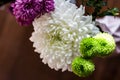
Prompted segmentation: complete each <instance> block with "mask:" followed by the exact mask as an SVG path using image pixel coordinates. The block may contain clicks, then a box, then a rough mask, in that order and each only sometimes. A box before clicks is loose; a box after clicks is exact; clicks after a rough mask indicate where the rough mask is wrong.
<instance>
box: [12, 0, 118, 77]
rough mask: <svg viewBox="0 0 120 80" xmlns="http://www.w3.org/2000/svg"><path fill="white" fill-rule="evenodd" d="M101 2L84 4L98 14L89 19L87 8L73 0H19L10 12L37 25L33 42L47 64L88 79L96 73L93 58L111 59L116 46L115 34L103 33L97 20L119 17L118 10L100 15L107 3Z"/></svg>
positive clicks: (34, 26) (22, 23) (19, 20)
mask: <svg viewBox="0 0 120 80" xmlns="http://www.w3.org/2000/svg"><path fill="white" fill-rule="evenodd" d="M82 1H83V3H85V2H84V0H82ZM101 1H102V0H97V1H96V0H88V1H87V2H86V4H83V5H87V6H92V7H95V8H94V9H95V12H93V13H92V15H87V16H86V15H84V14H85V7H84V6H83V5H81V6H80V7H77V6H76V5H75V4H73V3H71V2H70V0H16V1H13V2H12V3H11V6H10V10H11V13H12V14H13V15H14V16H15V18H16V20H17V21H18V23H20V24H21V25H29V24H33V28H34V32H33V33H32V36H31V37H30V41H32V42H33V47H34V48H35V52H38V53H39V54H40V58H42V62H43V63H44V64H48V66H49V67H50V68H51V69H55V70H60V69H61V70H62V71H66V70H68V71H71V72H73V73H75V74H76V75H78V76H79V77H86V76H89V75H90V74H92V72H93V71H94V70H95V65H94V63H93V62H92V58H93V57H96V56H98V57H105V56H108V55H110V54H111V53H112V52H113V51H114V49H115V47H116V45H115V41H114V38H113V37H112V35H110V34H109V33H105V32H101V31H100V30H99V28H98V27H97V26H96V24H95V22H94V20H95V18H96V17H97V16H103V15H105V14H108V13H109V14H110V15H111V14H112V15H117V14H115V13H118V10H117V9H116V8H114V9H109V10H107V11H104V12H103V13H98V12H99V11H100V9H101V8H102V7H101V6H103V5H104V4H105V3H104V2H103V1H102V2H101ZM97 3H100V5H99V6H98V4H97Z"/></svg>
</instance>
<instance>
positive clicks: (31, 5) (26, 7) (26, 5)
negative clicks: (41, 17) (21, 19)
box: [25, 2, 33, 9]
mask: <svg viewBox="0 0 120 80" xmlns="http://www.w3.org/2000/svg"><path fill="white" fill-rule="evenodd" d="M31 8H33V4H32V2H29V3H26V4H25V9H31Z"/></svg>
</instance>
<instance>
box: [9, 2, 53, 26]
mask: <svg viewBox="0 0 120 80" xmlns="http://www.w3.org/2000/svg"><path fill="white" fill-rule="evenodd" d="M11 9H12V13H13V15H14V16H15V17H16V19H17V21H18V22H19V23H20V24H21V25H29V24H31V23H32V21H33V20H34V18H35V17H36V16H38V15H43V14H44V13H49V12H51V11H53V10H54V0H16V1H15V2H14V3H12V4H11Z"/></svg>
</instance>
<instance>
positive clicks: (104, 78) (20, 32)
mask: <svg viewBox="0 0 120 80" xmlns="http://www.w3.org/2000/svg"><path fill="white" fill-rule="evenodd" d="M108 2H109V3H108V6H110V7H118V8H119V9H120V5H119V4H120V0H109V1H108ZM76 4H77V6H79V5H80V0H77V3H76ZM88 10H89V11H91V10H90V9H88ZM113 22H114V20H113ZM100 26H101V25H100ZM105 26H106V25H105V24H103V25H102V27H103V29H105V28H104V27H105ZM113 27H116V26H113ZM118 28H119V29H118V30H117V36H116V35H114V34H113V36H114V37H115V38H116V37H117V42H116V44H117V45H118V46H117V47H118V48H120V26H119V27H118ZM32 32H33V26H32V25H31V26H29V27H25V26H20V25H19V24H18V23H17V22H16V20H15V18H14V17H13V16H12V15H11V14H10V13H9V11H8V9H7V5H6V6H5V7H4V9H3V7H2V8H1V10H0V80H120V54H119V53H120V52H119V50H118V51H114V52H113V54H112V55H110V56H109V57H105V58H94V59H93V61H94V63H95V65H96V70H95V71H94V73H93V74H92V75H90V76H89V77H86V78H80V77H77V76H76V75H74V74H73V73H71V72H68V71H66V72H61V71H55V70H52V69H50V68H49V67H48V66H47V65H45V64H43V63H42V60H41V59H40V58H39V54H37V53H35V52H34V48H33V47H32V44H33V43H32V42H30V40H29V37H30V36H31V33H32Z"/></svg>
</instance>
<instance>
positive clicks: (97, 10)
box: [82, 0, 119, 20]
mask: <svg viewBox="0 0 120 80" xmlns="http://www.w3.org/2000/svg"><path fill="white" fill-rule="evenodd" d="M82 3H84V4H83V5H85V6H88V7H92V8H93V9H94V11H93V13H92V14H90V13H89V12H86V13H88V14H89V15H92V16H93V20H95V19H96V18H97V17H102V16H105V15H113V16H116V15H119V9H118V8H110V9H109V8H108V9H107V10H105V11H103V12H101V9H102V8H103V7H104V6H107V2H106V1H104V0H82Z"/></svg>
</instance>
